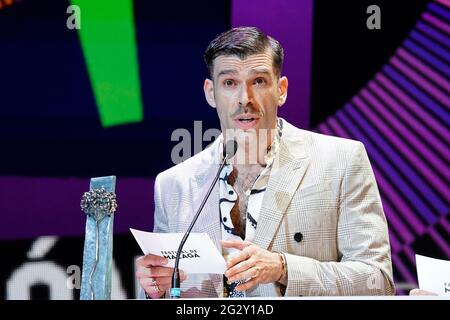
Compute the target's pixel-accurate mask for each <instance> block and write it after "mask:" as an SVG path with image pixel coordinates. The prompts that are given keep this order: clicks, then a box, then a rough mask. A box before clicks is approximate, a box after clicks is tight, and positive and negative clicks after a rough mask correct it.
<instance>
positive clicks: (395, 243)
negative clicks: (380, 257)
mask: <svg viewBox="0 0 450 320" xmlns="http://www.w3.org/2000/svg"><path fill="white" fill-rule="evenodd" d="M389 244H390V246H391V254H394V253H397V252H399V251H400V250H401V249H402V244H401V243H400V241H399V240H398V239H397V236H396V235H395V233H394V232H392V230H391V229H389Z"/></svg>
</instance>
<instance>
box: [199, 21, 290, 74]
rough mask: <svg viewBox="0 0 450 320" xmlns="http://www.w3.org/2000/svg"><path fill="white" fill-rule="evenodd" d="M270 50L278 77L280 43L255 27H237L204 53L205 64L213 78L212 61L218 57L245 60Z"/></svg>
mask: <svg viewBox="0 0 450 320" xmlns="http://www.w3.org/2000/svg"><path fill="white" fill-rule="evenodd" d="M269 47H270V49H271V50H272V57H273V66H274V68H275V72H276V74H277V75H278V76H280V74H281V69H282V66H283V59H284V53H283V48H282V47H281V45H280V43H279V42H278V41H277V40H275V39H274V38H272V37H270V36H268V35H266V34H265V33H264V32H262V31H261V30H259V29H258V28H255V27H239V28H233V29H231V30H228V31H226V32H224V33H222V34H220V35H219V36H217V37H216V38H215V39H214V40H213V41H211V43H210V44H209V46H208V48H207V49H206V51H205V55H204V58H205V63H206V66H207V67H208V70H209V74H210V75H211V77H212V76H213V71H214V70H213V69H214V59H215V58H217V57H218V56H222V55H223V56H238V57H239V58H240V59H246V58H247V57H248V56H249V55H253V54H259V53H263V52H265V51H266V49H267V48H269Z"/></svg>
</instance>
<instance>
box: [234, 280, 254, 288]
mask: <svg viewBox="0 0 450 320" xmlns="http://www.w3.org/2000/svg"><path fill="white" fill-rule="evenodd" d="M257 284H258V281H257V280H256V279H251V280H249V281H247V282H245V283H242V284H240V285H238V286H237V287H236V290H237V291H246V290H248V289H251V288H253V287H254V286H256V285H257Z"/></svg>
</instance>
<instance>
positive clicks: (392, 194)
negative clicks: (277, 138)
mask: <svg viewBox="0 0 450 320" xmlns="http://www.w3.org/2000/svg"><path fill="white" fill-rule="evenodd" d="M328 124H329V125H330V127H331V128H332V129H333V130H334V132H336V133H337V134H338V135H339V136H340V137H343V138H350V139H351V137H350V136H349V135H348V134H347V133H345V131H344V129H342V127H341V126H340V125H339V124H338V123H337V121H336V119H335V118H330V119H329V120H328ZM377 167H378V166H377V165H376V163H373V164H372V169H373V172H374V174H375V177H376V181H377V182H378V184H379V186H380V189H382V190H383V191H384V194H385V196H386V197H387V198H389V199H390V201H391V202H392V203H395V204H396V209H397V212H399V213H400V214H401V215H402V216H406V217H405V219H406V220H407V221H411V223H410V226H411V228H413V231H414V232H415V233H416V234H421V233H422V232H423V231H424V229H425V228H424V226H423V224H422V222H421V221H420V220H418V219H417V217H416V216H415V215H414V214H413V211H412V210H411V208H410V207H409V206H408V205H407V204H406V203H405V202H404V201H403V199H402V198H400V196H399V195H398V192H397V191H395V190H394V188H393V187H392V186H391V184H390V182H388V180H385V179H384V177H383V175H382V174H381V172H382V171H379V170H378V169H377ZM391 212H393V211H391ZM397 216H399V215H397Z"/></svg>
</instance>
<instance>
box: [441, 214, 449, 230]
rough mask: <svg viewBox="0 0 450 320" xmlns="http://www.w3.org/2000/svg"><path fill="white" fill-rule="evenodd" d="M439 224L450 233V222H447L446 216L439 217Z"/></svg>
mask: <svg viewBox="0 0 450 320" xmlns="http://www.w3.org/2000/svg"><path fill="white" fill-rule="evenodd" d="M441 225H442V227H443V228H444V229H445V231H446V232H447V233H449V234H450V224H449V223H448V222H447V217H446V216H443V217H442V218H441Z"/></svg>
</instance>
